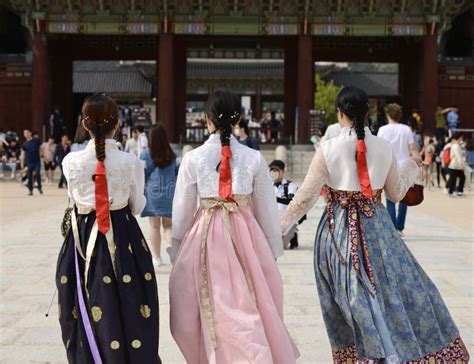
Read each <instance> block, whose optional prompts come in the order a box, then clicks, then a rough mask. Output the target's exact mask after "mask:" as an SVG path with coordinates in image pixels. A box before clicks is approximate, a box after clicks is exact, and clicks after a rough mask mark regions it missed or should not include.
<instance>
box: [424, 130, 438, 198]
mask: <svg viewBox="0 0 474 364" xmlns="http://www.w3.org/2000/svg"><path fill="white" fill-rule="evenodd" d="M421 154H422V155H423V184H424V186H425V187H426V188H428V189H430V188H431V187H432V186H434V181H433V177H434V166H435V161H434V160H435V156H436V148H435V146H434V140H433V139H430V140H429V141H428V144H427V145H425V146H424V147H423V150H422V153H421Z"/></svg>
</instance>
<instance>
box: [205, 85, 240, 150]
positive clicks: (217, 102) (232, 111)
mask: <svg viewBox="0 0 474 364" xmlns="http://www.w3.org/2000/svg"><path fill="white" fill-rule="evenodd" d="M204 110H205V112H206V114H207V116H208V117H209V119H210V120H211V121H212V123H213V124H214V126H215V127H216V131H217V130H218V131H220V135H221V143H222V146H226V145H227V146H228V145H230V136H231V134H232V128H233V127H234V126H235V124H237V122H238V121H239V120H240V115H241V112H242V105H241V103H240V98H239V97H238V96H237V95H236V94H234V93H233V92H232V91H227V90H215V91H214V92H213V93H212V94H211V95H210V96H209V98H208V99H207V102H206V106H205V107H204Z"/></svg>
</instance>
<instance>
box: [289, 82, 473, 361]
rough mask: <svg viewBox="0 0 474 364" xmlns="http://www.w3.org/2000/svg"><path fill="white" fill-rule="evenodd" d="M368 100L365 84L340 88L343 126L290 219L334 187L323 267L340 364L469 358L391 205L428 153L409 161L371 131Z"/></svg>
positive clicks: (319, 251) (319, 243)
mask: <svg viewBox="0 0 474 364" xmlns="http://www.w3.org/2000/svg"><path fill="white" fill-rule="evenodd" d="M368 101H369V100H368V97H367V95H366V94H365V92H364V91H362V90H360V89H358V88H356V87H346V88H344V89H342V90H341V92H340V93H339V95H338V97H337V100H336V106H337V110H338V112H337V114H338V119H339V123H340V124H341V126H342V127H343V129H342V131H341V133H340V135H339V136H337V137H336V138H333V139H330V140H328V141H326V142H324V143H322V146H321V148H319V150H318V151H317V152H316V155H315V157H314V159H313V161H312V163H311V166H310V169H309V171H308V175H307V176H306V178H305V181H304V183H303V185H302V186H301V188H300V189H299V190H298V192H297V193H296V196H295V198H294V199H293V201H292V202H291V203H290V205H289V206H288V208H287V209H286V210H285V212H284V213H283V215H282V217H281V225H282V226H281V228H282V233H283V234H284V233H286V231H288V230H289V229H290V228H291V226H293V225H294V223H295V222H296V221H298V219H300V218H301V216H303V215H304V214H305V213H307V212H308V211H309V209H310V208H311V207H312V206H313V205H314V203H315V202H316V200H317V198H318V196H319V191H320V189H321V187H322V186H323V185H324V184H327V185H328V186H329V193H328V205H327V209H326V212H325V214H324V215H323V217H322V218H321V222H320V224H319V227H318V231H317V233H316V242H315V247H314V257H315V259H314V268H315V275H316V283H317V287H318V292H319V298H320V302H321V306H322V311H323V317H324V321H325V324H326V329H327V333H328V336H329V341H330V343H331V346H332V349H333V359H334V363H336V364H343V363H348V362H353V363H356V362H357V363H362V362H363V363H369V362H370V363H382V362H384V363H386V362H388V363H400V362H403V363H405V362H410V363H428V362H430V363H431V362H443V363H455V362H456V363H457V362H460V363H467V361H468V359H469V355H468V353H467V351H466V348H465V346H464V344H463V342H462V340H461V339H460V337H459V331H458V329H457V327H456V325H455V324H454V322H453V320H452V319H451V317H450V315H449V312H448V309H447V308H446V306H445V304H444V302H443V300H442V298H441V296H440V294H439V292H438V290H437V288H436V286H435V285H434V284H433V282H432V281H431V280H430V279H429V277H428V276H427V275H426V273H425V272H424V271H423V269H422V268H421V267H420V265H419V264H418V262H417V261H416V259H415V258H414V257H413V256H412V254H411V253H410V251H409V250H408V248H407V247H406V245H405V243H404V242H403V241H402V240H401V239H400V237H399V236H398V234H397V232H396V230H395V227H394V226H393V224H392V223H391V220H390V216H389V214H388V213H387V210H386V209H385V207H384V206H383V204H382V203H381V196H382V191H385V194H386V195H387V197H388V198H390V199H391V200H392V201H400V200H401V199H402V198H403V197H404V196H405V194H406V192H407V190H408V188H409V187H410V186H411V185H412V183H413V182H414V181H415V180H416V178H417V176H418V170H419V165H420V164H421V160H420V159H419V158H416V160H414V159H407V160H406V161H404V162H402V163H401V164H400V166H399V164H398V162H397V159H396V158H395V156H394V153H393V152H392V148H391V146H390V144H389V143H388V142H387V141H385V140H382V139H381V138H378V137H376V136H373V135H372V134H371V133H370V130H369V129H368V128H364V125H365V121H366V117H367V114H368V111H369V106H368Z"/></svg>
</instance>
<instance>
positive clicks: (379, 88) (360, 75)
mask: <svg viewBox="0 0 474 364" xmlns="http://www.w3.org/2000/svg"><path fill="white" fill-rule="evenodd" d="M325 79H326V80H327V81H333V82H334V84H336V85H338V86H357V87H359V88H361V89H362V90H364V91H365V92H366V93H367V95H368V96H369V97H382V96H388V97H390V96H398V74H397V73H392V72H351V71H332V72H330V73H329V74H328V75H327V76H326V77H325Z"/></svg>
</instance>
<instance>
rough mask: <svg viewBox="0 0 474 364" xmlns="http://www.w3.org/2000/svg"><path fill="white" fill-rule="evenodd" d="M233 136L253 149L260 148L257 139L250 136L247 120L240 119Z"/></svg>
mask: <svg viewBox="0 0 474 364" xmlns="http://www.w3.org/2000/svg"><path fill="white" fill-rule="evenodd" d="M235 136H236V137H237V140H238V141H239V143H240V144H242V145H246V146H247V147H249V148H252V149H255V150H260V146H259V145H258V141H257V139H256V138H254V137H252V136H250V130H249V122H248V121H247V120H240V122H239V123H238V124H237V126H236V128H235Z"/></svg>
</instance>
